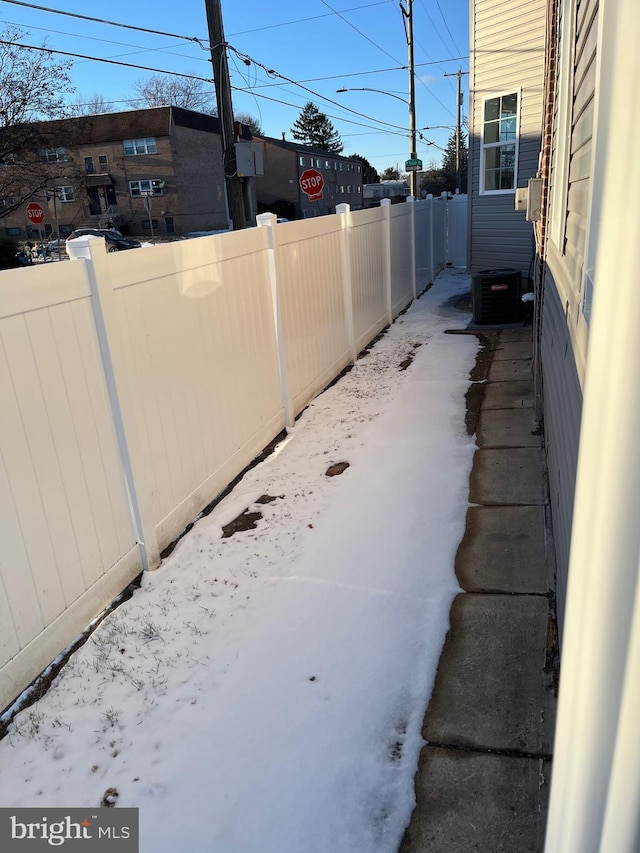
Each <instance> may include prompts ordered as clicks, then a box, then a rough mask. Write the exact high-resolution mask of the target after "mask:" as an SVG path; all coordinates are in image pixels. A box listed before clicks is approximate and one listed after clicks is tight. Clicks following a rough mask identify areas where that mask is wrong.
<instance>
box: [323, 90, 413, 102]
mask: <svg viewBox="0 0 640 853" xmlns="http://www.w3.org/2000/svg"><path fill="white" fill-rule="evenodd" d="M342 92H377V93H378V94H379V95H388V96H389V97H390V98H395V99H396V100H398V101H402V103H403V104H406V105H407V106H409V101H407V100H406V99H405V98H401V97H400V95H394V94H393V92H385V91H383V90H382V89H367V88H364V87H357V88H354V89H336V93H339V94H341V93H342Z"/></svg>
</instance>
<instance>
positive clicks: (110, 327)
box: [67, 237, 160, 570]
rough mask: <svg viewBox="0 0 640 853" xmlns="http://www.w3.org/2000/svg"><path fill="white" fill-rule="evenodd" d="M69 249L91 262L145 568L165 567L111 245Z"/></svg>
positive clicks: (75, 244) (90, 240) (85, 243)
mask: <svg viewBox="0 0 640 853" xmlns="http://www.w3.org/2000/svg"><path fill="white" fill-rule="evenodd" d="M67 249H68V252H69V255H70V257H71V259H72V260H74V259H82V260H84V261H85V262H86V267H87V275H88V278H89V284H90V287H91V303H92V306H93V318H94V322H95V328H96V334H97V336H98V345H99V347H100V356H101V358H102V366H103V370H104V375H105V381H106V385H107V393H108V395H109V403H110V409H111V416H112V418H113V424H114V428H115V432H116V438H117V441H118V448H119V451H120V459H121V462H122V468H123V473H124V480H125V484H126V488H127V493H128V496H129V505H130V508H131V516H132V519H133V524H134V527H135V532H136V539H137V542H138V547H139V549H140V556H141V560H142V565H143V567H144V568H145V570H149V569H155V568H157V567H158V566H159V565H160V549H159V546H158V537H157V535H156V528H155V523H154V521H153V514H152V512H151V507H150V506H149V489H148V487H147V483H146V478H145V472H144V470H143V469H142V465H141V461H140V459H141V455H140V452H139V447H140V442H139V441H138V440H137V430H136V429H135V417H134V415H133V411H132V404H131V397H130V393H129V390H128V386H127V383H126V375H127V372H126V369H125V368H124V366H123V365H119V364H118V362H119V361H120V358H121V352H122V349H121V347H120V346H119V333H118V318H117V314H116V306H115V299H114V295H113V288H112V286H111V281H110V277H109V274H108V272H107V252H106V247H105V243H104V240H102V239H100V238H98V237H78V238H77V239H76V240H73V241H72V242H71V243H68V244H67ZM124 408H126V409H127V410H128V414H129V417H125V415H124V413H123V409H124ZM132 449H133V452H132Z"/></svg>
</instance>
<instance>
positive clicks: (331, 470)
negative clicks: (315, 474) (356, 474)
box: [324, 462, 349, 477]
mask: <svg viewBox="0 0 640 853" xmlns="http://www.w3.org/2000/svg"><path fill="white" fill-rule="evenodd" d="M348 467H349V463H348V462H335V463H334V464H333V465H329V467H328V468H327V470H326V471H325V472H324V473H325V475H326V476H327V477H337V476H338V475H339V474H342V473H344V472H345V471H346V470H347V468H348Z"/></svg>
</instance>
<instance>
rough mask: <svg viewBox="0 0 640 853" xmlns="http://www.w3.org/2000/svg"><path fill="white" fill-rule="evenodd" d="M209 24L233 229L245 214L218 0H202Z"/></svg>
mask: <svg viewBox="0 0 640 853" xmlns="http://www.w3.org/2000/svg"><path fill="white" fill-rule="evenodd" d="M204 4H205V8H206V11H207V24H208V27H209V43H210V46H211V63H212V65H213V81H214V84H215V87H216V102H217V104H218V121H219V122H220V138H221V140H222V162H223V168H224V180H225V186H226V190H227V199H228V204H229V216H230V217H231V222H232V223H233V228H234V230H236V231H237V230H240V229H242V228H245V227H246V219H245V215H244V198H243V193H242V184H241V182H240V178H239V177H238V164H237V162H236V149H235V142H236V138H235V131H234V128H233V106H232V104H231V81H230V79H229V66H228V64H227V45H226V42H225V40H224V29H223V26H222V6H221V4H220V0H204Z"/></svg>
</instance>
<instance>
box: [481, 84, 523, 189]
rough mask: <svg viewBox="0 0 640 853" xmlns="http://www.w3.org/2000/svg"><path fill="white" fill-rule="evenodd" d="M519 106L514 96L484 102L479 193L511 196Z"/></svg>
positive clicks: (514, 174) (516, 177)
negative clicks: (509, 194) (508, 193)
mask: <svg viewBox="0 0 640 853" xmlns="http://www.w3.org/2000/svg"><path fill="white" fill-rule="evenodd" d="M519 104H520V97H519V93H518V92H510V93H509V94H506V95H495V96H493V97H491V98H486V99H485V101H484V104H483V120H482V168H481V170H480V192H481V193H506V192H511V193H512V192H515V189H516V182H517V179H518V175H517V160H518V111H519Z"/></svg>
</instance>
